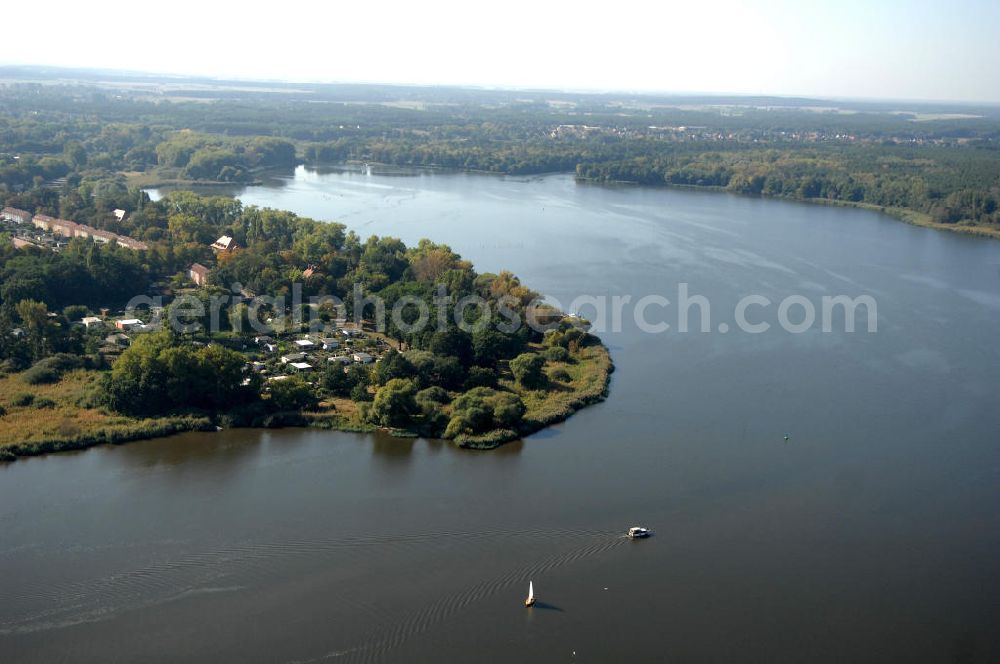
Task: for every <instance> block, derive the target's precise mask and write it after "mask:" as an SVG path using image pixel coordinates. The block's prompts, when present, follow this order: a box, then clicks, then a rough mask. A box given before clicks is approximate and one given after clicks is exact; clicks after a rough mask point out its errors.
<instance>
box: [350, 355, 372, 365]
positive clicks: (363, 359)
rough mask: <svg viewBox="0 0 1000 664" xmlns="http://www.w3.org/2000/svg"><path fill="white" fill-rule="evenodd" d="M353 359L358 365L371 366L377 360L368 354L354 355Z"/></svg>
mask: <svg viewBox="0 0 1000 664" xmlns="http://www.w3.org/2000/svg"><path fill="white" fill-rule="evenodd" d="M351 357H353V358H354V361H355V362H357V363H358V364H371V363H372V362H374V361H375V358H374V357H372V356H371V355H369V354H368V353H360V352H359V353H354V355H352V356H351Z"/></svg>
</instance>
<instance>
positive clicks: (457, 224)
mask: <svg viewBox="0 0 1000 664" xmlns="http://www.w3.org/2000/svg"><path fill="white" fill-rule="evenodd" d="M238 193H240V195H241V198H242V199H243V200H244V201H245V202H246V203H252V204H258V205H267V206H271V207H276V208H286V209H291V210H294V211H296V212H298V213H301V214H304V215H308V216H313V217H315V218H320V219H336V220H340V221H342V222H344V223H346V224H347V225H348V226H349V227H350V228H352V229H354V230H356V231H357V232H358V233H360V234H362V235H368V234H373V233H374V234H390V235H395V236H399V237H401V238H403V239H404V240H405V241H407V242H415V241H416V240H418V239H419V238H422V237H429V238H432V239H434V240H436V241H440V242H445V243H448V244H450V245H451V246H452V247H453V248H454V249H455V250H456V251H458V252H460V253H461V254H462V255H463V256H465V257H467V258H470V259H471V260H473V261H474V262H475V264H476V267H477V269H478V270H479V271H481V272H482V271H497V270H500V269H504V268H508V269H511V270H513V271H514V272H516V273H518V274H519V275H520V276H521V277H522V278H523V279H524V281H525V282H526V283H528V284H529V285H531V286H532V287H533V288H535V289H537V290H540V291H543V292H545V293H546V294H548V295H550V296H552V297H555V298H557V299H559V300H560V301H561V302H563V303H564V304H565V303H568V302H570V301H571V300H573V299H574V298H575V297H576V296H578V295H581V294H587V295H594V296H605V295H607V296H610V295H631V296H633V298H635V299H638V298H639V297H641V296H644V295H649V294H661V295H663V296H666V297H667V298H669V299H670V300H671V301H674V300H675V299H676V294H677V287H678V284H679V283H681V282H684V283H687V284H689V289H690V293H692V294H699V295H704V296H705V297H706V298H708V300H709V302H710V304H711V307H712V309H711V316H712V321H711V329H712V331H710V332H704V333H702V332H689V333H683V334H682V333H679V332H676V331H673V330H675V328H676V325H674V326H673V327H672V331H670V332H666V333H662V334H649V333H644V332H642V331H640V330H639V329H638V327H637V325H636V323H635V322H634V320H633V318H632V316H631V314H630V310H629V309H626V315H625V316H624V317H623V326H622V329H621V330H620V331H616V332H609V333H606V334H604V335H603V338H604V340H605V342H606V343H607V344H608V346H609V347H610V348H611V351H612V354H613V357H614V360H615V362H616V366H617V371H616V373H615V374H614V379H613V382H612V390H611V396H610V398H609V399H608V400H607V401H606V402H605V403H603V404H600V405H597V406H594V407H591V408H588V409H586V410H584V411H582V412H580V413H578V414H577V415H575V416H574V417H572V418H571V419H570V420H569V421H567V422H566V423H564V424H562V425H559V426H556V427H553V428H551V429H549V430H546V431H543V432H541V433H539V434H538V435H535V436H532V437H530V438H529V439H526V440H524V441H520V442H517V443H514V444H511V445H508V446H505V447H503V448H501V449H499V450H496V451H493V452H480V453H476V452H468V451H462V450H459V449H456V448H454V447H452V446H451V445H449V444H447V443H443V442H440V441H429V440H396V439H392V438H387V437H384V436H381V435H353V434H345V433H331V432H320V431H310V430H282V431H245V430H234V431H226V432H222V433H217V434H189V435H182V436H177V437H174V438H171V439H164V440H157V441H150V442H144V443H136V444H131V445H125V446H122V447H115V448H110V447H109V448H97V449H92V450H89V451H86V452H81V453H71V454H61V455H54V456H49V457H44V458H33V459H27V460H21V461H18V462H16V463H13V464H10V465H7V466H2V467H0V533H2V537H0V661H7V662H14V661H18V662H20V661H26V662H30V661H45V662H51V661H74V662H79V661H93V662H108V661H122V662H130V661H147V662H160V661H162V662H176V661H182V660H199V661H241V662H242V661H255V662H256V661H260V662H313V661H327V660H331V659H332V660H337V661H341V660H343V661H393V662H417V661H477V662H480V661H486V662H509V661H513V660H515V659H516V660H517V661H527V662H604V661H620V660H623V659H625V658H626V657H629V658H632V659H635V660H637V661H682V662H702V661H712V662H736V661H753V662H848V661H850V662H900V661H908V662H915V661H927V662H987V661H1000V636H998V635H1000V559H998V556H997V552H998V551H1000V435H998V434H1000V408H998V388H1000V337H998V332H1000V325H998V324H1000V243H997V242H993V241H989V240H983V239H975V238H968V237H962V236H959V235H953V234H947V233H941V232H935V231H930V230H926V229H920V228H914V227H910V226H907V225H905V224H902V223H900V222H897V221H894V220H891V219H888V218H885V217H883V216H880V215H877V214H874V213H869V212H864V211H858V210H850V209H840V208H833V207H829V208H828V207H818V206H807V205H798V204H792V203H787V202H778V201H768V200H758V199H752V198H742V197H735V196H729V195H725V194H715V193H703V192H688V191H671V190H654V189H636V188H621V189H614V188H600V187H592V186H581V185H577V184H575V183H574V182H573V180H572V178H570V177H568V176H551V177H543V178H531V179H523V178H500V177H489V176H476V175H460V174H442V173H433V174H427V173H424V174H382V175H380V174H378V173H376V174H375V175H371V176H365V175H362V174H359V173H352V172H330V173H317V172H313V171H306V170H304V169H299V170H298V171H296V173H295V175H294V177H291V178H288V179H284V180H279V181H277V182H275V183H269V184H268V185H267V186H264V187H256V188H251V189H249V190H247V191H242V192H238ZM750 294H761V295H764V296H766V297H768V298H769V299H771V300H772V301H773V302H775V303H777V302H779V301H780V300H782V299H783V298H785V297H787V296H789V295H802V296H804V297H805V298H807V299H808V300H810V301H814V302H816V303H819V302H820V298H821V297H822V296H823V295H839V294H844V295H849V296H851V297H856V296H859V295H870V296H872V297H873V298H875V300H876V301H877V305H878V311H877V314H878V331H877V333H874V334H870V333H868V332H867V331H866V327H865V325H864V324H863V323H859V325H858V331H856V332H855V333H853V334H848V333H844V332H836V331H834V332H831V333H823V332H822V331H821V329H820V326H819V323H817V325H816V326H815V327H814V328H813V329H811V330H809V331H808V332H805V333H803V334H790V333H788V332H786V331H784V330H782V329H780V328H779V326H778V325H777V324H776V321H777V318H776V316H775V313H774V312H773V311H772V310H773V309H774V308H776V306H777V305H776V304H775V305H774V307H771V308H770V309H767V308H762V307H760V308H756V309H752V316H751V317H752V318H754V319H755V320H769V321H770V322H771V323H772V328H771V329H770V330H769V331H767V332H766V333H763V334H747V333H744V332H740V331H737V330H736V329H735V327H736V326H735V325H732V329H731V330H730V331H729V332H728V333H726V334H723V333H720V332H718V328H717V323H718V322H728V323H730V324H731V323H733V321H734V317H733V313H732V312H733V307H734V306H735V304H736V302H737V301H738V300H739V299H740V298H742V297H744V296H746V295H750ZM818 308H819V305H818V304H817V309H818ZM657 311H659V312H662V311H663V309H662V308H657V307H651V308H650V309H649V310H648V313H649V314H650V318H656V312H657ZM694 311H695V313H697V309H695V310H694ZM581 313H583V314H584V315H587V313H589V312H588V311H587V310H586V308H584V309H582V310H581ZM665 316H666V318H665V319H666V320H667V321H668V322H675V321H671V318H676V316H675V315H674V316H672V315H671V314H669V313H667V314H665ZM800 316H801V314H791V318H793V319H795V320H798V319H799V317H800ZM841 329H842V321H841ZM835 330H836V326H835ZM786 433H787V434H788V435H789V440H788V441H786V440H785V439H784V435H785V434H786ZM636 524H641V525H646V526H649V527H651V528H653V529H654V530H655V536H654V537H653V538H651V539H649V540H645V541H639V542H630V541H627V540H625V539H624V538H623V537H622V536H621V535H622V533H623V532H624V530H625V529H626V527H628V526H630V525H636ZM529 579H530V580H533V581H534V584H535V589H536V593H537V596H538V598H539V604H538V605H537V606H536V607H535V608H534V609H531V610H526V609H524V607H523V604H522V602H523V599H524V595H525V593H526V590H527V585H528V581H529Z"/></svg>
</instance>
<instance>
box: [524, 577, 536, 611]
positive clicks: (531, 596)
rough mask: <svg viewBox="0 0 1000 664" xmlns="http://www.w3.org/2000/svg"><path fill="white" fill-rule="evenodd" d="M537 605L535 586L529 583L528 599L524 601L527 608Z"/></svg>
mask: <svg viewBox="0 0 1000 664" xmlns="http://www.w3.org/2000/svg"><path fill="white" fill-rule="evenodd" d="M534 605H535V586H534V584H533V583H532V582H531V581H528V599H526V600H524V606H525V607H531V606H534Z"/></svg>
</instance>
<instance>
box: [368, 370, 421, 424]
mask: <svg viewBox="0 0 1000 664" xmlns="http://www.w3.org/2000/svg"><path fill="white" fill-rule="evenodd" d="M416 393H417V386H416V383H414V382H413V381H412V380H407V379H404V378H393V379H391V380H390V381H389V382H387V383H386V384H385V385H383V386H382V387H380V388H379V390H378V392H376V393H375V399H374V401H373V402H372V405H371V408H370V409H369V410H368V419H369V421H370V422H372V423H373V424H378V425H381V426H385V427H405V426H407V425H408V424H409V423H410V421H411V419H412V418H413V416H414V415H415V414H416V413H417V412H419V408H418V407H417V402H416V399H415V398H414V397H415V395H416Z"/></svg>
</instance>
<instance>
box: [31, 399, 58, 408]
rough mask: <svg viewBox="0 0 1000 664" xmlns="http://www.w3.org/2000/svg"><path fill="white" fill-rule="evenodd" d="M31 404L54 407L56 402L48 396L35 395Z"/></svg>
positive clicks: (40, 406) (38, 406)
mask: <svg viewBox="0 0 1000 664" xmlns="http://www.w3.org/2000/svg"><path fill="white" fill-rule="evenodd" d="M31 405H32V406H34V407H35V408H55V407H56V402H55V401H53V400H52V399H50V398H48V397H36V398H35V400H34V401H33V402H32V404H31Z"/></svg>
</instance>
